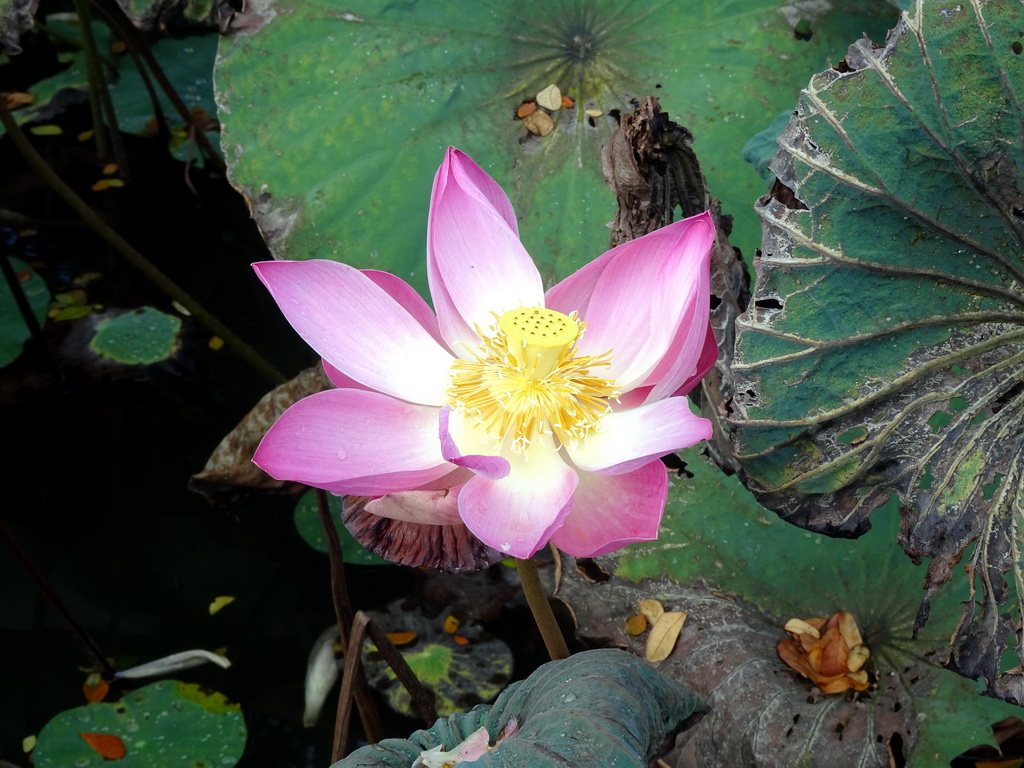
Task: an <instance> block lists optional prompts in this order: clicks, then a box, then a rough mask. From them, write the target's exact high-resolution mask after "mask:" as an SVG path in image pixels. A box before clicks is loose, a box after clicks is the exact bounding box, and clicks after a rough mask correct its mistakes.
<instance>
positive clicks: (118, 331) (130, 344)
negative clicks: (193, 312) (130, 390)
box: [90, 307, 181, 365]
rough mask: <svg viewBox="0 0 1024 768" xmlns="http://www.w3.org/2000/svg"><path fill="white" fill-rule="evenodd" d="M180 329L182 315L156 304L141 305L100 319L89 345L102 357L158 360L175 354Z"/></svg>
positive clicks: (139, 362) (146, 361) (131, 361)
mask: <svg viewBox="0 0 1024 768" xmlns="http://www.w3.org/2000/svg"><path fill="white" fill-rule="evenodd" d="M180 330H181V320H180V319H179V318H177V317H175V316H174V315H168V314H165V313H163V312H161V311H160V310H157V309H153V307H142V308H141V309H136V310H134V311H131V312H125V313H124V314H121V315H118V316H117V317H114V318H111V319H109V320H101V321H100V322H99V323H97V325H96V335H95V336H94V337H93V339H92V341H91V342H90V346H91V347H92V349H93V351H94V352H95V353H96V354H98V355H99V356H100V357H106V358H110V359H111V360H114V361H116V362H118V363H125V364H126V365H142V364H149V363H158V362H160V361H161V360H166V359H167V358H169V357H170V356H171V355H172V354H174V351H175V349H176V348H177V344H178V332H179V331H180Z"/></svg>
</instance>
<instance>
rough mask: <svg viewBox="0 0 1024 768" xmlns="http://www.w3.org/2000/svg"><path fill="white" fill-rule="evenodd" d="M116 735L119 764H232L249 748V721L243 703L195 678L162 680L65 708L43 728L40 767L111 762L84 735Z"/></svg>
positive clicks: (37, 756)
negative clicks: (117, 695)
mask: <svg viewBox="0 0 1024 768" xmlns="http://www.w3.org/2000/svg"><path fill="white" fill-rule="evenodd" d="M82 733H89V734H110V735H112V736H116V737H117V738H118V739H120V740H121V742H122V744H123V745H124V748H125V754H124V757H121V758H119V759H117V760H116V764H117V765H118V768H179V767H180V768H230V767H231V766H233V765H235V764H236V763H237V762H238V760H239V759H240V758H241V757H242V752H243V751H244V750H245V739H246V729H245V720H244V719H243V718H242V712H241V710H240V709H239V707H238V705H237V704H231V703H230V702H228V701H227V700H226V699H225V698H224V696H223V695H222V694H220V693H211V692H208V691H205V690H202V689H201V688H199V686H197V685H195V684H192V683H180V682H177V681H175V680H161V681H160V682H158V683H152V684H151V685H147V686H146V687H145V688H139V689H138V690H137V691H132V692H131V693H129V694H127V695H125V696H124V697H123V698H122V699H121V700H120V701H117V702H112V703H108V702H96V703H93V704H88V705H86V706H84V707H76V708H75V709H69V710H67V711H66V712H61V713H60V714H59V715H57V716H56V717H55V718H53V719H52V720H51V721H50V722H49V723H47V724H46V725H45V726H44V727H43V730H42V731H41V732H40V733H39V739H38V742H37V744H36V748H35V749H34V750H33V751H32V762H33V765H35V766H36V767H37V768H69V766H76V768H89V767H90V766H96V768H99V766H103V765H110V764H111V762H112V761H111V760H107V759H105V758H103V757H101V756H100V754H99V753H97V752H96V751H95V750H94V749H93V748H92V747H90V746H89V745H88V744H87V743H86V741H85V740H84V739H83V738H82V736H81V734H82Z"/></svg>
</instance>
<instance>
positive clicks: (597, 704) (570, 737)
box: [333, 650, 701, 768]
mask: <svg viewBox="0 0 1024 768" xmlns="http://www.w3.org/2000/svg"><path fill="white" fill-rule="evenodd" d="M700 709H701V701H700V699H699V698H697V697H696V696H694V695H693V694H692V693H690V692H689V691H687V690H686V689H685V688H683V687H682V686H680V685H679V684H678V683H674V682H673V681H671V680H669V679H668V678H667V677H665V676H664V675H662V674H660V673H659V672H658V671H656V670H655V669H654V668H653V667H652V666H650V665H649V664H647V663H646V662H644V661H641V660H640V659H638V658H636V657H635V656H632V655H630V654H628V653H623V652H622V651H615V650H597V651H586V652H584V653H578V654H576V655H574V656H572V657H570V658H568V659H564V660H562V661H552V662H549V663H548V664H545V665H543V666H542V667H540V668H539V669H538V670H537V671H536V672H534V673H533V674H532V675H530V677H528V678H527V679H526V680H522V681H520V682H518V683H513V684H512V685H510V686H509V687H508V688H506V689H505V691H504V692H503V693H502V694H501V696H499V697H498V700H497V701H495V702H494V704H493V705H486V704H484V705H480V706H478V707H476V708H474V709H473V710H472V711H471V712H467V713H460V714H456V715H452V716H451V717H449V718H447V719H441V720H438V721H437V722H436V723H435V724H434V726H433V727H432V728H430V729H428V730H423V731H417V732H416V733H414V734H413V735H412V736H410V737H409V739H408V740H402V739H385V740H384V741H382V742H380V743H379V744H375V745H372V746H369V747H363V748H361V749H357V750H356V751H355V752H353V753H352V754H350V755H349V756H348V757H346V758H345V759H344V760H342V761H340V762H338V763H335V764H334V766H333V768H371V766H372V768H409V766H410V765H412V762H413V760H415V759H416V758H417V757H419V755H420V753H421V752H423V751H425V750H428V749H431V748H433V747H436V746H438V745H442V744H443V745H444V746H445V748H446V749H447V750H451V749H453V748H454V747H455V746H456V745H458V744H460V743H461V742H462V741H464V740H465V739H466V738H467V737H468V736H469V735H470V734H471V733H473V732H474V731H476V730H477V729H479V728H481V727H483V728H486V729H487V732H488V735H489V737H490V742H491V743H492V744H493V743H494V742H495V740H496V739H497V738H498V735H499V733H500V732H501V731H502V730H503V729H505V728H506V727H507V726H508V724H509V721H510V719H511V718H513V717H514V718H515V719H516V722H517V727H516V730H515V732H514V733H512V734H511V735H509V736H508V737H506V738H504V739H502V741H501V742H500V743H499V744H498V745H497V748H496V749H494V750H493V751H492V752H489V753H487V754H485V755H484V756H483V757H482V758H480V759H478V760H473V761H469V762H464V763H459V765H460V766H465V768H499V767H502V768H512V767H513V766H515V768H565V766H570V765H573V766H575V765H594V766H597V765H600V766H609V768H634V767H635V768H646V766H647V765H648V763H649V761H650V760H651V759H653V758H654V757H655V756H656V755H657V754H658V753H659V752H660V748H661V744H662V742H663V741H665V739H666V737H667V736H669V735H670V734H672V733H674V732H675V731H676V730H677V728H678V726H679V724H680V723H681V722H682V721H683V720H684V719H685V718H688V717H690V716H691V715H693V714H695V713H697V712H698V711H699V710H700Z"/></svg>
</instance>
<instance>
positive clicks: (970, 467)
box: [721, 0, 1024, 701]
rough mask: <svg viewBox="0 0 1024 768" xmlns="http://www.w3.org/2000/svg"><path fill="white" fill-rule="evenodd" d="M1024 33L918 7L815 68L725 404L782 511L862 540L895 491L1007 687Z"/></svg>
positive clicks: (979, 668) (1021, 307)
mask: <svg viewBox="0 0 1024 768" xmlns="http://www.w3.org/2000/svg"><path fill="white" fill-rule="evenodd" d="M1022 41H1024V5H1022V4H1021V3H1020V2H987V3H986V2H982V1H981V0H971V1H970V2H960V1H959V0H956V1H955V2H954V1H952V0H951V1H950V2H945V1H938V2H927V3H924V2H919V3H917V4H916V5H915V6H914V7H913V8H912V9H911V10H909V11H908V12H906V13H905V15H904V17H903V19H902V21H901V22H900V24H899V26H898V27H897V28H896V30H895V31H894V33H893V34H892V35H891V36H890V38H889V40H888V42H887V44H886V46H885V47H883V48H877V47H875V46H873V45H872V44H871V43H870V42H869V41H866V40H862V41H861V42H859V43H857V44H855V45H854V46H852V47H851V48H850V51H849V53H848V55H847V58H846V63H845V65H844V66H842V67H839V68H837V69H829V70H827V71H825V72H823V73H821V74H819V75H817V76H815V77H814V78H813V79H812V80H811V81H810V84H809V85H808V86H807V88H806V89H805V90H804V92H803V94H802V95H801V98H800V102H799V105H798V107H797V110H796V113H795V115H794V117H793V120H792V121H791V123H790V124H789V126H788V128H787V129H786V130H785V132H784V133H783V134H782V136H781V138H780V152H779V154H778V156H777V157H776V158H775V160H774V162H773V169H774V171H775V173H776V174H777V175H778V177H779V179H780V180H781V182H782V184H784V185H785V186H781V185H780V186H778V187H777V188H776V191H775V193H774V195H773V196H770V197H766V198H765V199H764V200H763V201H762V204H761V205H760V206H759V209H758V212H759V214H760V215H761V217H762V220H763V222H764V230H765V235H764V243H763V245H762V252H763V253H762V256H761V258H760V260H759V262H758V263H757V265H756V266H757V270H758V276H757V282H756V286H755V290H754V295H753V298H752V300H751V304H750V306H749V308H748V310H747V312H746V314H745V315H743V316H742V317H740V318H739V320H738V321H737V324H736V326H737V342H736V347H735V352H734V356H733V359H732V361H731V371H732V376H733V381H732V382H731V392H732V397H731V399H730V400H729V401H728V402H724V403H721V406H722V409H723V410H722V411H721V412H723V413H728V414H729V416H727V420H728V422H729V427H730V428H731V435H732V443H733V444H732V446H731V451H732V453H733V455H734V457H735V459H736V460H737V461H738V463H739V464H740V465H742V470H741V471H742V473H743V475H744V476H745V478H746V482H747V484H748V485H749V487H750V488H751V489H752V490H754V491H755V493H757V494H758V497H759V498H760V499H761V501H762V502H763V503H764V504H766V505H767V506H769V507H771V508H772V509H775V510H777V511H778V512H779V513H780V514H781V515H782V516H783V517H784V518H785V519H787V520H789V521H790V522H793V523H795V524H797V525H799V526H802V527H805V528H808V529H811V530H815V531H820V532H828V533H830V534H833V535H844V536H854V535H858V534H860V533H863V532H864V531H865V530H866V529H867V528H868V525H869V524H868V515H869V514H870V513H871V510H872V509H874V508H875V507H877V506H878V505H879V504H881V503H883V502H884V501H885V500H886V499H888V498H889V496H890V492H891V491H895V492H896V493H897V494H898V495H899V497H900V499H901V501H902V502H903V503H904V504H906V505H908V513H907V515H908V516H907V519H906V521H905V523H904V527H903V529H902V530H901V534H900V544H901V545H902V546H903V547H904V549H905V550H906V552H907V553H908V554H909V555H910V556H911V557H913V558H915V559H917V558H924V557H931V558H933V560H932V563H931V567H930V568H929V570H928V572H927V574H926V576H925V579H924V584H925V587H926V588H927V594H928V596H929V598H933V597H934V596H935V594H936V592H937V590H939V589H940V588H941V587H942V585H943V584H945V583H946V582H948V581H949V580H950V579H951V578H957V579H958V580H960V581H962V582H966V583H968V584H969V585H970V588H971V599H970V600H969V601H967V602H966V603H965V611H964V616H963V622H962V623H961V624H960V625H959V626H958V627H957V628H956V631H955V635H954V637H953V638H952V641H951V649H952V652H953V657H952V666H953V667H954V668H955V669H958V670H960V671H961V672H962V673H963V674H965V675H967V676H968V677H972V678H973V677H978V676H981V677H984V678H985V679H986V681H987V683H988V685H989V689H990V691H991V692H993V693H994V694H996V695H999V696H1002V697H1005V698H1009V699H1013V700H1017V701H1024V676H1022V675H1021V674H1020V673H1019V672H1012V673H1011V672H1007V671H1006V667H1013V666H1015V664H1008V665H1006V667H1003V666H1001V664H1000V661H1001V657H1002V655H1003V650H1004V649H1005V648H1006V647H1007V642H1008V641H1009V642H1014V643H1016V641H1015V640H1012V639H1011V635H1012V633H1013V632H1014V631H1015V630H1016V629H1017V628H1019V627H1020V623H1021V619H1022V604H1021V602H1020V600H1021V598H1022V597H1024V592H1022V590H1021V589H1020V587H1021V586H1022V585H1024V571H1022V570H1021V551H1022V537H1021V533H1020V523H1019V517H1020V516H1019V510H1020V505H1021V503H1022V490H1024V464H1022V453H1021V448H1022V442H1021V440H1022V432H1021V429H1020V423H1021V416H1022V413H1024V394H1022V391H1024V258H1022V255H1024V181H1022V172H1024V155H1022V153H1021V145H1022V143H1024V129H1022V125H1024V108H1022V97H1021V86H1020V84H1021V83H1022V82H1024V42H1022ZM726 450H729V449H728V448H727V449H726ZM975 540H978V545H977V546H976V547H975V548H974V549H973V551H969V550H968V546H969V545H970V544H971V542H973V541H975ZM964 557H967V558H968V561H969V563H970V567H969V570H968V573H969V574H970V576H969V578H967V579H963V577H962V576H960V577H957V576H954V566H955V565H956V564H957V563H958V562H959V561H960V560H961V558H964ZM1006 573H1009V574H1011V579H1010V581H1011V583H1012V584H1013V585H1015V586H1016V590H1014V589H1012V588H1010V587H1009V586H1008V584H1007V579H1006V578H1005V577H1004V574H1006ZM975 590H976V591H975ZM1007 601H1009V602H1010V605H1011V610H1010V613H1009V614H1006V613H1004V612H1003V611H1004V609H1003V608H1002V606H1003V605H1004V604H1005V603H1007ZM951 629H953V628H951ZM1017 652H1018V654H1020V653H1021V652H1022V651H1021V648H1020V646H1019V645H1018V646H1017ZM1019 662H1024V656H1021V658H1020V659H1019Z"/></svg>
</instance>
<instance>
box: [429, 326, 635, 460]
mask: <svg viewBox="0 0 1024 768" xmlns="http://www.w3.org/2000/svg"><path fill="white" fill-rule="evenodd" d="M496 320H497V322H496V323H495V324H494V325H493V326H492V328H491V329H490V334H485V333H483V332H481V331H480V329H479V328H478V329H477V332H478V333H479V334H480V337H481V338H482V340H483V346H482V347H481V348H480V349H479V350H476V351H474V352H473V355H474V357H475V358H476V359H475V360H458V361H456V362H455V363H454V364H453V365H452V369H451V386H450V387H449V389H448V393H447V394H448V404H449V405H450V406H451V407H452V408H453V409H454V410H456V411H458V412H460V413H463V414H466V415H467V416H470V417H473V418H474V419H475V420H476V422H477V424H478V426H479V427H480V428H481V429H482V430H483V431H484V432H485V433H486V434H487V435H488V436H489V437H490V438H493V439H494V440H496V441H497V442H498V447H499V449H501V448H505V447H507V448H509V449H510V450H512V451H513V452H514V453H520V452H523V451H525V450H526V449H527V448H528V447H529V445H530V443H531V442H532V441H533V440H535V439H536V438H537V436H538V435H541V434H543V435H553V436H554V437H555V438H556V440H557V441H558V444H559V445H569V446H571V447H575V446H576V445H577V444H579V442H580V441H582V440H585V439H586V438H587V437H588V436H589V435H590V434H591V433H592V432H593V431H594V430H595V429H596V426H597V423H598V420H599V419H600V417H601V416H602V415H603V414H604V413H607V412H608V411H609V410H610V406H609V405H608V401H609V400H610V399H614V398H616V397H618V396H619V394H620V393H619V392H618V391H617V390H616V389H615V382H614V381H611V380H609V379H603V378H600V377H598V376H593V375H591V373H590V369H591V368H595V367H598V366H606V365H609V364H610V362H611V353H610V352H607V353H605V354H603V355H598V356H579V357H577V356H576V341H577V340H578V339H579V337H580V335H581V334H582V333H583V331H584V329H585V327H586V326H585V324H584V323H583V322H581V321H580V320H579V319H578V318H577V317H576V313H575V312H573V313H572V314H571V315H563V314H562V313H561V312H555V311H554V310H550V309H541V308H538V307H528V308H525V309H515V310H512V311H511V312H506V313H505V314H504V315H502V316H501V317H497V318H496Z"/></svg>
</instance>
